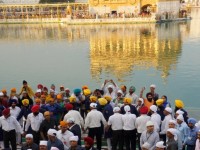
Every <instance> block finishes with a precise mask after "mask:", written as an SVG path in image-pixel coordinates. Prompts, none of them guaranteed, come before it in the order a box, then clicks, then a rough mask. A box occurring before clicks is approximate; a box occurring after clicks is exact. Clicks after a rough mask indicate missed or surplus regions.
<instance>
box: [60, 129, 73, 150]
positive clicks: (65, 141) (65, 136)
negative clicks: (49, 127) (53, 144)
mask: <svg viewBox="0 0 200 150" xmlns="http://www.w3.org/2000/svg"><path fill="white" fill-rule="evenodd" d="M56 136H57V138H58V139H59V140H61V141H62V143H63V145H64V150H68V149H69V147H70V141H69V138H70V137H71V136H74V134H73V133H72V132H70V131H69V130H66V131H65V132H64V133H62V131H61V130H59V131H58V132H57V134H56Z"/></svg>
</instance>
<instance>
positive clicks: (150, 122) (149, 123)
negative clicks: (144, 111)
mask: <svg viewBox="0 0 200 150" xmlns="http://www.w3.org/2000/svg"><path fill="white" fill-rule="evenodd" d="M148 126H154V123H153V122H152V121H148V122H147V123H146V127H148Z"/></svg>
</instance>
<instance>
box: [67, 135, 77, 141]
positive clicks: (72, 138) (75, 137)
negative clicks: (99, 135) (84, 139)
mask: <svg viewBox="0 0 200 150" xmlns="http://www.w3.org/2000/svg"><path fill="white" fill-rule="evenodd" d="M69 141H78V136H71V137H70V138H69Z"/></svg>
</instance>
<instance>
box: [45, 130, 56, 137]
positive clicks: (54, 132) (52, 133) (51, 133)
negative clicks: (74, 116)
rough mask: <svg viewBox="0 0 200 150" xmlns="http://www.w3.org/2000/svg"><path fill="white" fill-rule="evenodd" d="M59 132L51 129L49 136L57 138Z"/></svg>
mask: <svg viewBox="0 0 200 150" xmlns="http://www.w3.org/2000/svg"><path fill="white" fill-rule="evenodd" d="M56 133H57V131H56V130H55V129H49V130H48V132H47V134H48V135H51V136H56Z"/></svg>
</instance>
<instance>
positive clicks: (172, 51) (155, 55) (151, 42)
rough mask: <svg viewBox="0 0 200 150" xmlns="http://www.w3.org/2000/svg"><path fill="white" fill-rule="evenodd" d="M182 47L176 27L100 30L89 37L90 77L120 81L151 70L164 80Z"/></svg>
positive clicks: (147, 25) (135, 26) (129, 27)
mask: <svg viewBox="0 0 200 150" xmlns="http://www.w3.org/2000/svg"><path fill="white" fill-rule="evenodd" d="M181 44H182V42H181V38H180V28H179V24H177V23H170V24H161V25H154V24H146V25H130V26H112V27H108V26H101V27H99V28H98V29H96V30H95V31H93V33H92V34H91V35H90V61H91V67H90V68H91V74H92V77H93V78H96V79H99V78H100V76H101V74H102V72H108V73H111V74H113V75H115V76H116V77H117V78H118V79H119V80H120V79H123V78H124V77H125V76H127V75H132V74H133V72H134V70H136V69H137V70H138V69H149V68H152V67H153V68H155V69H156V70H159V71H161V77H162V78H167V77H168V75H169V74H170V70H171V69H175V68H176V64H177V59H178V56H179V55H180V54H181Z"/></svg>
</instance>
